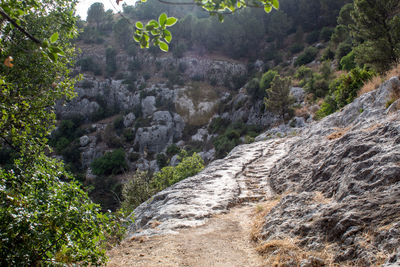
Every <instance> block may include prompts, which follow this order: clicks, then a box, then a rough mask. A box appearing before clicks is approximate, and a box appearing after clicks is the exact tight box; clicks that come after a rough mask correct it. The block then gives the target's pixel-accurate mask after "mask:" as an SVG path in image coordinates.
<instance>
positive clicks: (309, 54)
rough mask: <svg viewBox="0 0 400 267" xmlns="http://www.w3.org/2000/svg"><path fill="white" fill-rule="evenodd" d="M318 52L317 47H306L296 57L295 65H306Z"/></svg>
mask: <svg viewBox="0 0 400 267" xmlns="http://www.w3.org/2000/svg"><path fill="white" fill-rule="evenodd" d="M317 54H318V49H317V48H315V47H308V48H306V49H305V50H304V52H303V53H302V54H301V55H299V57H298V58H297V59H296V61H295V63H294V65H295V66H301V65H306V64H308V63H310V62H312V61H313V60H314V59H315V57H316V56H317Z"/></svg>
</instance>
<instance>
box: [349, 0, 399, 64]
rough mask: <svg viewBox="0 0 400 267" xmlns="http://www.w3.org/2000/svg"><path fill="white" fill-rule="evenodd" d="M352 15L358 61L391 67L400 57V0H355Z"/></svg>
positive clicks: (352, 28) (355, 51)
mask: <svg viewBox="0 0 400 267" xmlns="http://www.w3.org/2000/svg"><path fill="white" fill-rule="evenodd" d="M351 15H352V18H353V20H354V24H353V25H351V33H352V35H353V37H354V38H355V41H356V47H355V48H354V53H355V57H356V61H357V63H359V64H361V65H362V64H366V65H368V66H370V67H372V68H374V69H375V70H376V71H378V72H383V71H386V70H388V69H389V68H390V67H391V65H392V64H394V63H395V62H396V61H397V60H398V59H399V58H400V34H399V32H400V2H399V1H398V0H387V1H379V0H355V1H354V11H353V12H352V13H351Z"/></svg>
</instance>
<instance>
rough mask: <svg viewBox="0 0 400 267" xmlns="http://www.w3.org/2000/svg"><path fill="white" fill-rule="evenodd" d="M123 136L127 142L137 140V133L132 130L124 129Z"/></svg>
mask: <svg viewBox="0 0 400 267" xmlns="http://www.w3.org/2000/svg"><path fill="white" fill-rule="evenodd" d="M122 135H123V136H124V139H125V141H126V142H131V141H133V140H134V139H135V133H134V132H133V130H132V129H124V131H123V132H122Z"/></svg>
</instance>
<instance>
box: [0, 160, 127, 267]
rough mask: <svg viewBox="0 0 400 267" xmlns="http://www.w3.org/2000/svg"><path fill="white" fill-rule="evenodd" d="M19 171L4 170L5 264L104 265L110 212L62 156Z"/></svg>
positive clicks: (1, 251)
mask: <svg viewBox="0 0 400 267" xmlns="http://www.w3.org/2000/svg"><path fill="white" fill-rule="evenodd" d="M18 170H19V171H18V172H13V171H9V172H7V171H5V170H3V169H0V239H1V243H0V265H1V266H65V265H79V266H89V265H90V266H97V265H99V266H100V265H103V264H104V263H105V262H106V258H107V257H106V255H105V244H106V243H105V242H104V241H105V235H107V234H110V233H111V230H112V228H113V227H114V226H115V224H113V223H112V221H111V218H110V216H109V215H107V214H102V213H101V212H100V207H99V206H98V205H95V204H93V202H92V201H91V200H90V199H89V197H88V195H87V193H85V192H84V191H83V190H82V189H81V188H80V186H79V185H78V183H77V182H76V181H73V180H71V177H70V176H69V174H68V173H67V172H66V171H65V170H64V168H63V167H62V165H61V164H60V163H59V162H56V160H54V159H50V158H46V157H45V156H43V155H40V156H37V157H36V159H35V163H34V164H33V165H32V166H29V167H27V168H21V166H19V168H18ZM61 179H64V180H63V181H62V180H61ZM65 180H68V182H65ZM117 228H118V227H117ZM119 229H120V228H119Z"/></svg>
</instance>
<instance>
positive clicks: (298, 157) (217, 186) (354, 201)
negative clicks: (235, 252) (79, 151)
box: [117, 77, 400, 267]
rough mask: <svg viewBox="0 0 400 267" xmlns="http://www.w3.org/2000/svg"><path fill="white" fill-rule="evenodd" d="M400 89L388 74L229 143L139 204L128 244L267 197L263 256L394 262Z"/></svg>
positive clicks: (290, 262) (398, 227)
mask: <svg viewBox="0 0 400 267" xmlns="http://www.w3.org/2000/svg"><path fill="white" fill-rule="evenodd" d="M399 92H400V80H399V78H398V77H393V78H392V79H390V80H389V81H387V82H385V83H384V84H382V85H381V86H380V87H379V88H378V89H377V90H375V91H372V92H369V93H366V94H364V95H362V96H361V97H359V98H358V99H356V100H355V101H354V102H353V103H351V104H349V105H348V106H346V107H345V108H344V109H343V110H341V111H340V112H337V113H335V114H332V115H330V116H328V117H326V118H324V119H323V120H321V121H319V122H314V123H312V124H311V125H309V126H307V127H305V128H303V129H302V130H300V129H298V130H297V132H293V131H292V130H290V131H286V132H285V131H284V129H283V130H282V129H278V130H277V129H272V130H270V131H268V132H266V133H264V134H263V135H261V136H260V137H259V138H258V139H257V140H259V141H258V142H255V143H252V144H248V145H241V146H238V147H236V148H235V149H234V150H233V151H232V152H231V153H230V154H229V155H228V156H227V157H226V158H224V159H222V160H218V161H214V162H212V163H211V164H210V165H209V166H208V167H207V168H206V169H205V170H203V171H202V172H201V173H199V174H198V175H196V176H193V177H191V178H188V179H186V180H183V181H181V182H179V183H177V184H175V185H173V186H171V187H170V188H168V189H166V190H164V191H162V192H160V193H158V194H157V195H155V196H153V197H152V198H151V199H149V200H148V201H147V202H145V203H143V204H142V205H140V206H139V207H138V208H137V209H136V210H135V211H134V217H135V221H134V223H132V225H131V226H130V234H129V237H128V239H127V241H126V242H128V243H129V242H133V241H129V240H133V239H135V238H138V237H140V236H151V235H159V234H161V235H165V236H167V237H168V236H170V234H174V233H175V234H177V233H178V235H179V234H182V233H183V232H184V231H191V230H190V229H187V230H182V228H187V227H194V226H196V227H197V228H194V229H193V230H192V231H196V230H195V229H201V227H202V226H201V225H205V227H207V225H210V224H212V222H213V220H216V218H218V216H217V217H215V216H216V215H217V214H223V213H226V214H228V215H229V214H233V213H232V212H233V211H234V209H232V207H234V206H236V207H245V204H248V205H253V206H254V205H256V204H254V203H259V204H257V206H256V208H257V209H260V210H262V209H264V208H263V205H269V206H271V203H272V202H273V203H274V204H273V206H272V207H270V208H268V209H265V210H264V211H265V212H264V213H263V212H261V214H262V216H261V219H259V221H258V224H257V223H255V225H256V226H255V229H256V230H257V231H255V232H254V233H252V236H251V238H252V239H253V240H254V241H255V243H254V246H257V250H258V252H259V253H260V254H261V255H263V257H264V261H265V262H267V263H268V264H272V263H274V262H275V263H277V262H278V263H281V264H285V265H281V266H326V265H328V266H329V265H332V264H339V265H340V266H382V265H384V266H386V267H388V266H399V264H400V249H399V248H400V202H399V198H400V163H399V162H400V152H399V151H400V138H399V136H400V123H399V118H400V112H399V111H398V110H399V107H400V106H399V100H397V101H394V100H395V99H396V98H398V97H397V96H398V94H399ZM393 101H394V102H393ZM392 102H393V103H392ZM390 103H392V104H390ZM277 131H279V132H280V133H281V132H283V133H285V136H282V135H281V134H280V135H279V136H280V137H276V135H274V133H276V132H277ZM261 139H265V140H261ZM258 205H260V206H258ZM235 216H237V214H236V215H235ZM210 218H212V219H210ZM247 219H249V218H248V217H247ZM253 219H254V218H253ZM199 226H200V228H199ZM221 231H224V230H222V229H221ZM227 231H228V230H227ZM243 238H245V239H248V240H250V236H244V237H243ZM193 242H195V241H193ZM207 245H210V246H211V244H208V243H207V242H205V243H204V246H205V247H207ZM125 246H126V244H125ZM249 246H252V245H251V244H249ZM117 249H118V248H117ZM124 250H126V247H125V248H124ZM178 257H179V256H178ZM154 260H157V259H154ZM195 265H196V264H195ZM143 266H152V265H151V264H149V265H143ZM154 266H156V265H154ZM171 266H175V265H174V264H171ZM215 266H223V265H218V264H216V265H215Z"/></svg>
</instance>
